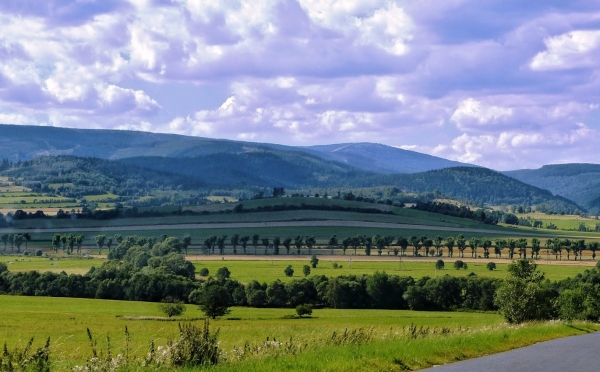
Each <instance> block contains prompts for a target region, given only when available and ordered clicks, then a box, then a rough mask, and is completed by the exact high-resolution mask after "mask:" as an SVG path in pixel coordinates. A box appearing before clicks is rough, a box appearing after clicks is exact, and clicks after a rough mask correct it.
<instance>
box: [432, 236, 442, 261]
mask: <svg viewBox="0 0 600 372" xmlns="http://www.w3.org/2000/svg"><path fill="white" fill-rule="evenodd" d="M443 241H444V238H442V237H441V236H440V235H438V236H436V237H435V239H434V240H433V244H434V245H435V254H436V256H441V255H442V242H443Z"/></svg>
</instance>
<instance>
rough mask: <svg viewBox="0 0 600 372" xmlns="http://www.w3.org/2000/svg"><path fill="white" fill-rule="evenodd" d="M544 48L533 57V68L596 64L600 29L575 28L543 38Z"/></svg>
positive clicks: (531, 64)
mask: <svg viewBox="0 0 600 372" xmlns="http://www.w3.org/2000/svg"><path fill="white" fill-rule="evenodd" d="M544 44H545V45H546V50H545V51H543V52H539V53H538V54H536V55H535V57H533V59H532V60H531V63H530V67H531V69H533V70H554V69H556V70H559V69H572V68H577V67H584V66H597V63H598V55H597V54H593V53H592V52H596V51H598V49H600V30H576V31H571V32H567V33H565V34H562V35H558V36H553V37H549V38H546V39H545V40H544Z"/></svg>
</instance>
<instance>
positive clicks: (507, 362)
mask: <svg viewBox="0 0 600 372" xmlns="http://www.w3.org/2000/svg"><path fill="white" fill-rule="evenodd" d="M598 345H600V332H594V333H588V334H585V335H582V336H572V337H566V338H561V339H558V340H552V341H547V342H541V343H539V344H535V345H532V346H528V347H523V348H520V349H516V350H512V351H507V352H504V353H500V354H494V355H490V356H486V357H482V358H477V359H471V360H465V361H462V362H456V363H452V364H446V365H443V366H438V367H433V368H428V369H423V370H421V372H425V371H427V372H463V371H485V372H520V371H523V372H566V371H577V372H592V371H593V372H596V371H599V370H600V353H599V352H598Z"/></svg>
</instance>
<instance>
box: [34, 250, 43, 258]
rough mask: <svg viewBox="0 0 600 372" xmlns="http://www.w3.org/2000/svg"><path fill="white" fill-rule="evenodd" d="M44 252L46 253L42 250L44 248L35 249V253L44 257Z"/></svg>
mask: <svg viewBox="0 0 600 372" xmlns="http://www.w3.org/2000/svg"><path fill="white" fill-rule="evenodd" d="M43 253H44V252H42V250H41V249H36V251H35V255H36V256H37V257H42V254H43Z"/></svg>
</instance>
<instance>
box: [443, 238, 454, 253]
mask: <svg viewBox="0 0 600 372" xmlns="http://www.w3.org/2000/svg"><path fill="white" fill-rule="evenodd" d="M445 245H446V248H448V257H453V256H454V238H453V237H452V236H449V237H447V238H446V244H445Z"/></svg>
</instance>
